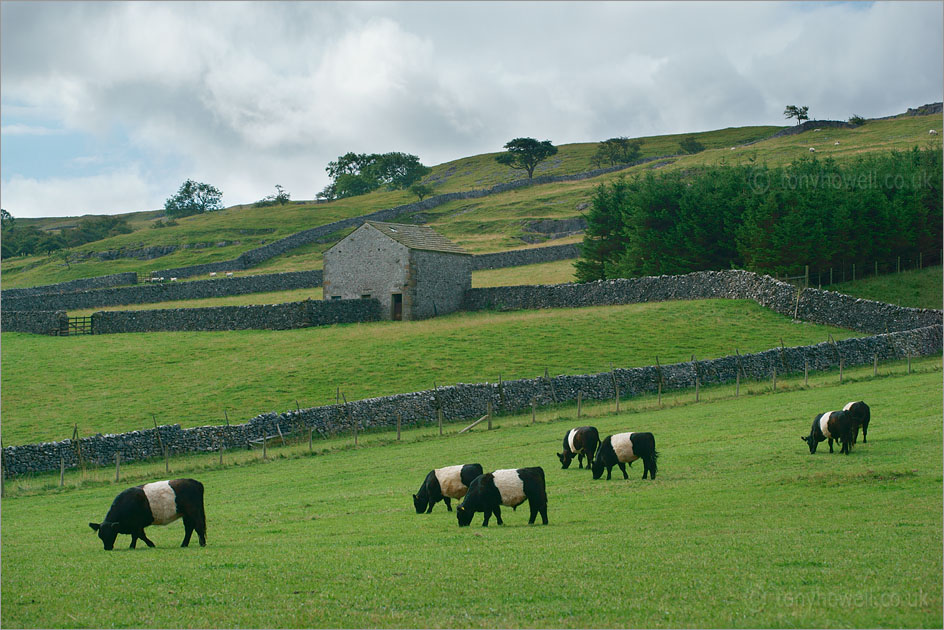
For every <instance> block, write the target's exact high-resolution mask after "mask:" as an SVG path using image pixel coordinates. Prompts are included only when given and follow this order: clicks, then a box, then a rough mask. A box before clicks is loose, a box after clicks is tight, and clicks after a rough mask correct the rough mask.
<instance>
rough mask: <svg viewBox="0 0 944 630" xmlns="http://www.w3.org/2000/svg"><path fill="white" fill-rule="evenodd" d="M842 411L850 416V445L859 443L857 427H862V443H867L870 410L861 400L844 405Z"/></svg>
mask: <svg viewBox="0 0 944 630" xmlns="http://www.w3.org/2000/svg"><path fill="white" fill-rule="evenodd" d="M842 410H843V411H845V412H848V413H849V414H850V415H851V416H852V424H853V427H854V429H853V434H852V443H853V444H855V443H856V442H858V441H859V427H862V441H863V442H868V441H869V440H868V433H869V421H870V420H871V419H872V410H871V409H869V406H868V405H866V404H865V403H864V402H862V401H861V400H857V401H855V402H850V403H846V406H845V407H843V408H842Z"/></svg>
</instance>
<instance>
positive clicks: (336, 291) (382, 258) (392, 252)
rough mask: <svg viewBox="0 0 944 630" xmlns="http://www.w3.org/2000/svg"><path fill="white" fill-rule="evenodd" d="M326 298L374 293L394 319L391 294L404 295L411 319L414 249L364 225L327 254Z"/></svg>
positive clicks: (405, 311) (406, 312) (384, 314)
mask: <svg viewBox="0 0 944 630" xmlns="http://www.w3.org/2000/svg"><path fill="white" fill-rule="evenodd" d="M324 267H325V272H326V275H325V279H324V286H323V288H322V294H323V296H324V299H325V300H333V299H337V298H338V297H340V299H345V300H350V299H355V298H359V297H361V296H362V295H370V296H371V297H372V298H376V299H377V300H379V301H380V308H381V313H382V317H383V318H384V319H390V317H391V315H390V301H391V297H390V295H391V294H392V293H400V294H403V315H404V319H409V312H410V311H409V308H410V300H409V295H408V291H407V284H408V281H409V267H410V250H409V248H407V247H406V246H405V245H402V244H401V243H398V242H397V241H395V240H393V239H391V238H388V237H387V236H385V235H383V234H382V233H380V232H379V231H377V230H376V229H374V228H372V227H370V226H362V227H360V228H359V229H357V230H355V231H354V232H353V233H351V235H350V236H348V237H347V238H346V239H344V240H343V241H341V242H340V243H338V244H337V245H335V246H334V247H332V248H330V249H329V250H327V251H326V252H325V253H324Z"/></svg>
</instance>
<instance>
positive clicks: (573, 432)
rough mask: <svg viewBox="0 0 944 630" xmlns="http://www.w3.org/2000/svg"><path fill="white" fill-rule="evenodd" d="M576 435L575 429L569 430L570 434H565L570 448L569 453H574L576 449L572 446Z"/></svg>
mask: <svg viewBox="0 0 944 630" xmlns="http://www.w3.org/2000/svg"><path fill="white" fill-rule="evenodd" d="M575 435H577V429H571V430H570V433H568V434H567V444H568V446H570V452H571V453H576V452H577V448H576V447H575V446H574V436H575Z"/></svg>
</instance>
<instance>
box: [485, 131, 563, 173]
mask: <svg viewBox="0 0 944 630" xmlns="http://www.w3.org/2000/svg"><path fill="white" fill-rule="evenodd" d="M556 153H557V147H555V146H554V145H552V144H551V141H550V140H545V141H543V142H539V141H537V140H535V139H534V138H515V139H514V140H509V141H508V142H507V143H506V144H505V153H500V154H498V155H496V156H495V161H496V162H498V163H499V164H504V165H505V166H510V167H511V168H522V169H524V170H525V171H527V173H528V179H532V178H533V177H534V167H536V166H537V165H538V164H540V163H541V162H543V161H544V160H546V159H547V158H549V157H551V156H552V155H554V154H556Z"/></svg>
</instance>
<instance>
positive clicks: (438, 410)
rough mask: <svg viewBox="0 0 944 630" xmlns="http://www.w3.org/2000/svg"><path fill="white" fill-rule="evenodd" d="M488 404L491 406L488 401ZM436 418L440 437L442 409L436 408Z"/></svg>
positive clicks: (490, 402)
mask: <svg viewBox="0 0 944 630" xmlns="http://www.w3.org/2000/svg"><path fill="white" fill-rule="evenodd" d="M488 404H489V406H491V404H492V401H488ZM436 418H437V419H438V420H439V435H442V422H443V418H442V407H438V408H437V409H436Z"/></svg>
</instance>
